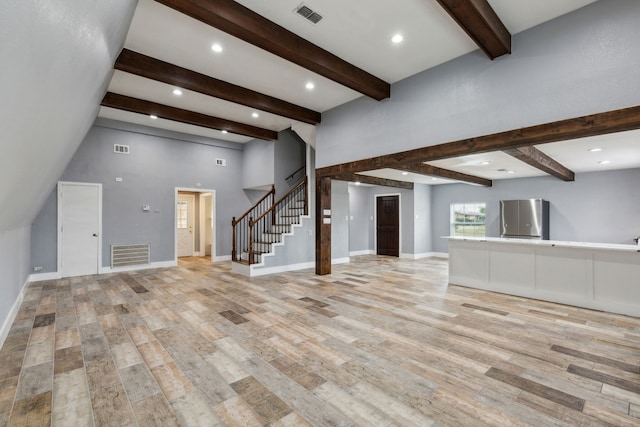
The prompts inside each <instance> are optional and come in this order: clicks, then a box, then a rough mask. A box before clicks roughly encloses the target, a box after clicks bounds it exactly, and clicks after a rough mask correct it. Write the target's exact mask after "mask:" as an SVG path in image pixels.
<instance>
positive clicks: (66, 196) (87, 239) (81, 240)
mask: <svg viewBox="0 0 640 427" xmlns="http://www.w3.org/2000/svg"><path fill="white" fill-rule="evenodd" d="M101 235H102V184H89V183H80V182H59V183H58V272H59V273H60V274H61V276H62V277H74V276H86V275H91V274H98V272H99V269H100V258H101V257H102V251H101V247H102V237H101Z"/></svg>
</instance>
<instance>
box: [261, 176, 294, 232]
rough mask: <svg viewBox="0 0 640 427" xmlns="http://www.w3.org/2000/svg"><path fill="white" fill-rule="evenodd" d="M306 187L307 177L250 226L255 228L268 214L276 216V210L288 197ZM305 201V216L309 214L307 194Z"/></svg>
mask: <svg viewBox="0 0 640 427" xmlns="http://www.w3.org/2000/svg"><path fill="white" fill-rule="evenodd" d="M306 185H307V177H306V176H305V177H304V179H303V180H302V181H300V182H299V183H298V185H296V186H295V187H293V188H292V189H291V190H289V191H287V194H285V195H284V196H282V197H280V198H279V199H278V201H277V202H275V203H274V204H273V205H271V207H270V208H269V209H268V210H266V211H264V212H263V213H262V215H260V216H259V217H258V218H256V219H255V220H253V222H251V221H250V222H249V226H251V227H253V226H254V225H255V224H256V223H257V222H258V221H260V220H261V219H262V218H264V217H265V216H267V214H269V213H272V214H275V212H276V209H275V208H276V207H277V206H279V205H280V204H281V203H282V202H283V201H284V200H285V199H286V198H287V197H289V196H290V195H291V194H292V193H293V192H295V191H296V190H297V189H299V188H300V187H302V186H306ZM304 200H305V214H306V212H307V208H306V206H307V195H306V194H305V197H304Z"/></svg>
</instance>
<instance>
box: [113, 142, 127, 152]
mask: <svg viewBox="0 0 640 427" xmlns="http://www.w3.org/2000/svg"><path fill="white" fill-rule="evenodd" d="M113 152H114V153H118V154H129V146H128V145H122V144H113Z"/></svg>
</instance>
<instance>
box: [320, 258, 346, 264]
mask: <svg viewBox="0 0 640 427" xmlns="http://www.w3.org/2000/svg"><path fill="white" fill-rule="evenodd" d="M350 262H351V259H350V258H349V257H344V258H333V259H332V260H331V264H349V263H350ZM313 265H316V264H315V263H313Z"/></svg>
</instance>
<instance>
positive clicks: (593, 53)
mask: <svg viewBox="0 0 640 427" xmlns="http://www.w3.org/2000/svg"><path fill="white" fill-rule="evenodd" d="M638 22H640V1H637V0H616V1H599V2H596V3H593V4H591V5H589V6H586V7H584V8H582V9H579V10H577V11H575V12H573V13H570V14H567V15H564V16H561V17H559V18H557V19H555V20H553V21H550V22H547V23H544V24H541V25H539V26H537V27H534V28H532V29H530V30H527V31H524V32H521V33H519V34H516V35H514V37H513V53H512V54H511V55H507V56H504V57H501V58H499V59H496V60H494V61H490V60H489V59H487V58H486V56H485V55H484V54H482V53H481V52H479V51H475V52H473V53H470V54H468V55H465V56H463V57H460V58H457V59H454V60H452V61H450V62H448V63H445V64H443V65H441V66H439V67H436V68H433V69H430V70H427V71H425V72H423V73H420V74H417V75H415V76H413V77H410V78H407V79H405V80H403V81H400V82H398V83H395V84H394V85H392V87H391V98H390V99H387V100H385V101H382V102H377V101H374V100H371V99H369V98H366V97H361V98H359V99H357V100H354V101H352V102H350V103H347V104H345V105H343V106H340V107H337V108H334V109H332V110H329V111H325V112H323V113H322V124H321V125H320V126H318V135H317V141H316V149H317V150H318V160H317V166H318V167H323V166H328V165H332V164H339V163H344V162H347V161H351V160H358V159H364V158H368V157H371V156H375V155H382V154H389V153H395V152H399V151H403V150H408V149H412V148H419V147H425V146H430V145H433V144H438V143H443V142H449V141H454V140H458V139H461V138H467V137H474V136H479V135H485V134H490V133H494V132H498V131H504V130H510V129H516V128H520V127H523V126H530V125H535V124H539V123H546V122H551V121H556V120H560V119H566V118H570V117H578V116H582V115H586V114H592V113H598V112H603V111H609V110H614V109H617V108H622V107H629V106H635V105H637V104H638V103H639V101H640V84H638V69H640V43H638V40H640V25H638Z"/></svg>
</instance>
